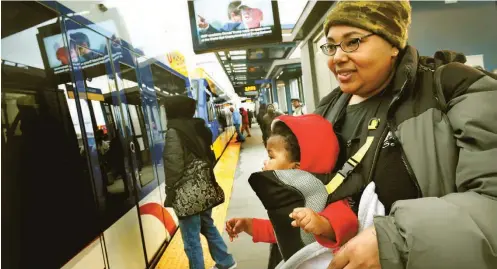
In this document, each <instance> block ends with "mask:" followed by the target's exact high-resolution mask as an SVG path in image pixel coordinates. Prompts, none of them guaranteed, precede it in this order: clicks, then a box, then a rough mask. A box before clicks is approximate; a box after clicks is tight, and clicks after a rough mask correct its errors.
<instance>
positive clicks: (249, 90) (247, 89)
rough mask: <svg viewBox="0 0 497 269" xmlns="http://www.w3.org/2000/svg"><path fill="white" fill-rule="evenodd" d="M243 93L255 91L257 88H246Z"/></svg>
mask: <svg viewBox="0 0 497 269" xmlns="http://www.w3.org/2000/svg"><path fill="white" fill-rule="evenodd" d="M245 91H246V92H251V91H257V88H256V87H255V86H246V87H245Z"/></svg>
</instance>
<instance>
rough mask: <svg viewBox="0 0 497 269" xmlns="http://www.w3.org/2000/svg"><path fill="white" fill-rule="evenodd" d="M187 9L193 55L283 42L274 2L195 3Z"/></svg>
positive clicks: (200, 0)
mask: <svg viewBox="0 0 497 269" xmlns="http://www.w3.org/2000/svg"><path fill="white" fill-rule="evenodd" d="M188 7H189V13H190V26H191V32H192V40H193V47H194V51H195V53H203V52H211V51H216V50H221V49H229V48H235V47H240V46H241V45H249V44H252V45H253V44H264V43H274V42H280V41H281V40H282V37H281V25H280V20H279V15H278V3H277V2H276V1H271V0H251V1H232V0H216V1H211V0H194V1H188Z"/></svg>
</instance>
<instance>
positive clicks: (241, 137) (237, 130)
mask: <svg viewBox="0 0 497 269" xmlns="http://www.w3.org/2000/svg"><path fill="white" fill-rule="evenodd" d="M234 125H235V130H236V134H237V136H238V137H237V138H236V140H237V141H242V142H243V141H245V137H244V136H243V134H242V133H241V132H240V124H234Z"/></svg>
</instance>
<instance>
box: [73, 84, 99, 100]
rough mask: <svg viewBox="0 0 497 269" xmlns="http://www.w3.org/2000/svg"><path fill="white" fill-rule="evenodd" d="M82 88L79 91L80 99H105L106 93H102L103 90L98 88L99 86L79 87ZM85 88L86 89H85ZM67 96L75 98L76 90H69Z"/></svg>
mask: <svg viewBox="0 0 497 269" xmlns="http://www.w3.org/2000/svg"><path fill="white" fill-rule="evenodd" d="M77 88H78V89H80V90H79V91H78V94H79V98H80V99H88V100H94V101H104V100H105V99H104V95H103V94H102V90H100V89H97V88H92V87H86V88H85V87H77ZM83 89H86V91H84V90H83ZM67 97H68V98H69V99H74V92H73V91H72V90H68V91H67Z"/></svg>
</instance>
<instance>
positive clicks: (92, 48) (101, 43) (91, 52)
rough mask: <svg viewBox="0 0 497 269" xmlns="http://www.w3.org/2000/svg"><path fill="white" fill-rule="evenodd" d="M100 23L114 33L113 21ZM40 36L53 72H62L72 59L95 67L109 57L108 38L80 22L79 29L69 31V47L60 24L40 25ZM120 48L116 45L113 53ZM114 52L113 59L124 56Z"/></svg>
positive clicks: (66, 69)
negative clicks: (81, 24)
mask: <svg viewBox="0 0 497 269" xmlns="http://www.w3.org/2000/svg"><path fill="white" fill-rule="evenodd" d="M99 26H100V27H102V26H105V27H106V29H112V30H114V33H115V29H116V28H115V24H114V22H113V21H110V20H109V21H105V22H100V23H99ZM38 32H39V34H38V38H39V43H40V44H39V45H40V49H42V56H43V60H44V63H45V66H46V68H47V69H50V70H52V71H53V73H54V74H61V73H65V72H68V71H69V59H70V58H71V59H73V63H74V62H79V64H80V65H81V67H82V68H89V67H93V66H95V65H98V64H102V63H103V62H108V61H109V56H108V53H107V38H106V37H104V36H102V35H100V34H97V33H96V32H95V31H93V30H91V29H90V28H88V27H83V26H81V27H80V28H78V29H70V30H68V31H67V37H68V38H69V39H70V40H71V42H70V45H69V48H68V47H67V46H66V42H65V41H64V40H63V37H62V33H61V30H60V24H59V23H54V24H50V25H46V26H42V27H40V28H38ZM115 51H117V50H116V49H114V53H115ZM118 54H119V55H113V56H114V59H118V58H121V57H122V55H121V52H118Z"/></svg>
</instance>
